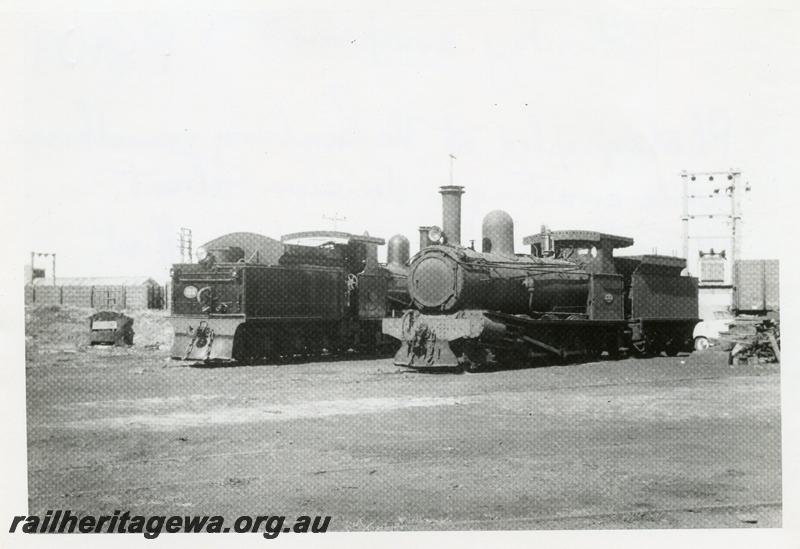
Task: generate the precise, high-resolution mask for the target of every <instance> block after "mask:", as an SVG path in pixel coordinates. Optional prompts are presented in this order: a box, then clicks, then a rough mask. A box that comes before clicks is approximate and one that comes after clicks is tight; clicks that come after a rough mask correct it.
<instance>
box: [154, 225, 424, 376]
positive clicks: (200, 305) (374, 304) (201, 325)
mask: <svg viewBox="0 0 800 549" xmlns="http://www.w3.org/2000/svg"><path fill="white" fill-rule="evenodd" d="M309 239H317V240H319V239H323V240H324V242H323V243H322V244H320V245H316V246H312V245H301V244H290V243H288V242H287V241H296V240H304V241H308V240H309ZM382 244H384V240H383V239H381V238H373V237H370V236H358V235H352V234H348V233H342V232H335V231H312V232H304V233H294V234H290V235H284V236H283V237H282V239H281V241H278V240H275V239H272V238H269V237H267V236H263V235H259V234H255V233H231V234H226V235H224V236H221V237H219V238H216V239H214V240H212V241H211V242H208V243H206V244H205V245H203V246H201V247H200V248H198V250H197V256H198V258H199V262H198V263H184V264H175V265H173V267H172V270H171V279H172V281H171V290H170V291H171V294H170V297H171V299H170V316H169V321H170V323H171V324H172V326H173V328H174V330H175V340H174V343H173V346H172V351H171V356H172V358H175V359H183V360H191V361H196V362H204V361H224V360H231V359H233V360H236V361H237V362H241V363H247V362H253V361H255V360H259V359H265V358H266V359H276V358H279V357H290V356H295V355H315V354H321V353H324V352H329V353H335V352H339V351H346V350H348V349H353V350H356V351H367V352H376V351H380V350H382V349H384V348H387V349H388V347H386V345H387V343H390V342H391V340H389V339H388V338H386V337H385V336H383V335H382V333H381V319H382V318H384V317H385V316H386V315H387V314H390V313H391V311H393V310H395V309H397V310H400V309H403V308H405V307H407V306H408V304H409V299H408V295H407V291H406V289H405V288H406V284H405V278H406V263H407V262H408V240H407V239H406V238H405V237H403V236H402V235H396V236H394V237H392V238H391V239H390V241H389V250H388V258H389V263H388V264H387V265H386V266H383V265H380V264H378V260H377V247H378V246H379V245H382Z"/></svg>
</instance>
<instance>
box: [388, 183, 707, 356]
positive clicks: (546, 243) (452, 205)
mask: <svg viewBox="0 0 800 549" xmlns="http://www.w3.org/2000/svg"><path fill="white" fill-rule="evenodd" d="M440 192H441V194H442V197H443V224H442V226H443V230H442V229H439V228H438V227H421V228H420V252H419V253H418V254H417V255H416V256H414V257H413V258H412V259H411V261H410V265H409V269H408V278H407V283H408V293H409V296H410V298H411V301H412V303H413V307H412V308H409V309H407V310H405V311H404V312H403V313H402V314H401V315H399V316H395V317H394V318H386V319H384V320H383V332H384V333H385V334H387V335H389V336H391V337H393V338H395V339H397V340H399V341H400V349H399V351H398V352H397V354H396V356H395V363H396V364H398V365H403V366H409V367H413V368H456V369H464V370H475V369H479V368H481V367H484V366H487V365H491V364H510V363H520V362H525V363H527V362H529V361H531V360H537V359H542V358H545V359H547V358H550V359H559V360H563V359H566V358H569V357H577V356H584V357H599V356H600V355H601V354H602V353H603V352H607V353H608V354H610V355H612V356H615V355H617V354H618V353H620V352H622V351H632V352H635V353H639V354H642V355H648V354H657V353H661V352H666V353H667V354H670V355H672V354H676V353H678V352H680V351H691V350H692V343H693V341H692V331H693V328H694V326H695V325H696V324H697V322H698V318H697V316H698V311H697V279H695V278H692V277H688V276H682V275H681V272H682V270H683V269H684V268H685V260H684V259H682V258H677V257H669V256H660V255H638V256H615V255H614V250H616V249H620V248H626V247H628V246H631V245H633V239H631V238H626V237H621V236H614V235H609V234H603V233H598V232H591V231H549V230H548V229H546V228H544V227H543V228H542V231H541V232H540V233H539V234H535V235H532V236H528V237H526V238H525V239H524V241H523V242H524V244H526V245H529V246H530V254H516V253H514V224H513V220H512V219H511V217H510V216H509V215H508V214H507V213H505V212H503V211H499V210H496V211H493V212H490V213H489V214H487V215H486V217H485V218H484V220H483V231H482V232H483V234H482V251H481V252H478V251H476V250H474V249H473V248H471V247H464V246H462V245H461V243H460V223H461V222H460V217H461V214H460V212H461V203H460V202H461V195H462V194H463V192H464V191H463V188H462V187H458V186H446V187H442V188H441V190H440Z"/></svg>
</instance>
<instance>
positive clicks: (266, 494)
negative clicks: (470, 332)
mask: <svg viewBox="0 0 800 549" xmlns="http://www.w3.org/2000/svg"><path fill="white" fill-rule="evenodd" d="M51 309H52V308H51ZM56 309H57V310H56ZM56 309H53V310H50V311H42V310H34V311H29V314H28V324H27V328H28V345H27V352H28V360H27V403H28V466H29V473H28V475H29V503H30V513H41V514H44V512H45V511H46V510H48V509H70V510H72V511H73V512H86V513H89V512H93V513H96V514H110V513H113V511H114V510H117V509H121V510H130V511H131V512H134V513H140V514H150V515H152V514H181V515H183V514H192V515H200V514H211V515H214V514H220V515H224V516H226V517H231V518H234V517H235V516H237V515H240V514H271V515H275V514H282V515H287V516H290V517H291V516H294V515H310V514H321V515H331V516H332V522H331V529H333V530H385V529H402V530H435V529H447V530H464V529H566V528H672V527H680V528H695V527H702V528H707V527H753V526H755V527H776V526H780V525H781V462H780V450H781V439H780V432H781V417H780V372H779V366H778V365H761V366H752V365H751V366H736V367H729V366H728V365H727V362H726V360H725V356H724V355H723V354H722V353H717V352H713V351H708V352H704V353H695V354H693V355H690V356H680V357H676V358H666V357H664V358H654V359H648V360H639V359H625V360H620V361H601V362H595V363H591V364H576V365H568V366H557V367H546V368H534V369H525V370H509V371H498V372H487V373H480V374H464V375H450V374H444V375H442V374H420V373H415V372H412V371H408V370H405V369H402V368H397V367H395V366H393V365H392V362H391V360H390V359H375V360H340V361H329V362H314V363H306V364H283V365H278V366H275V365H266V366H248V367H228V368H192V367H188V366H186V365H184V364H181V363H176V362H172V361H170V360H169V359H168V358H167V347H168V345H169V341H168V340H169V337H170V335H169V330H168V328H167V329H165V327H164V323H163V318H161V317H159V316H158V314H154V313H147V314H145V315H143V316H142V317H141V318H137V321H136V322H138V325H137V324H135V326H134V327H135V328H138V329H137V340H136V342H137V344H136V346H134V347H133V348H131V349H121V348H91V347H88V346H87V345H86V341H85V338H84V330H85V327H86V324H85V323H84V320H85V318H84V315H85V313H86V312H85V311H81V310H64V309H58V308H56ZM148 315H149V316H148ZM86 316H88V315H86ZM81 326H83V328H81ZM48 331H49V333H50V337H48V335H47V332H48ZM54 333H57V334H59V335H58V336H53V335H52V334H54Z"/></svg>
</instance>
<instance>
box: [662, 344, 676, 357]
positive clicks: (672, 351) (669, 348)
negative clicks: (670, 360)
mask: <svg viewBox="0 0 800 549" xmlns="http://www.w3.org/2000/svg"><path fill="white" fill-rule="evenodd" d="M664 352H666V353H667V356H678V353H679V352H680V348H679V347H678V346H677V345H667V348H666V349H665V350H664Z"/></svg>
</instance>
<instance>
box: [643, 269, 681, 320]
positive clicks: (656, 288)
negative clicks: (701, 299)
mask: <svg viewBox="0 0 800 549" xmlns="http://www.w3.org/2000/svg"><path fill="white" fill-rule="evenodd" d="M631 315H632V316H633V318H650V319H656V318H657V319H675V320H678V319H695V318H697V279H696V278H692V277H688V276H669V275H664V274H658V273H634V274H633V275H632V276H631Z"/></svg>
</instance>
